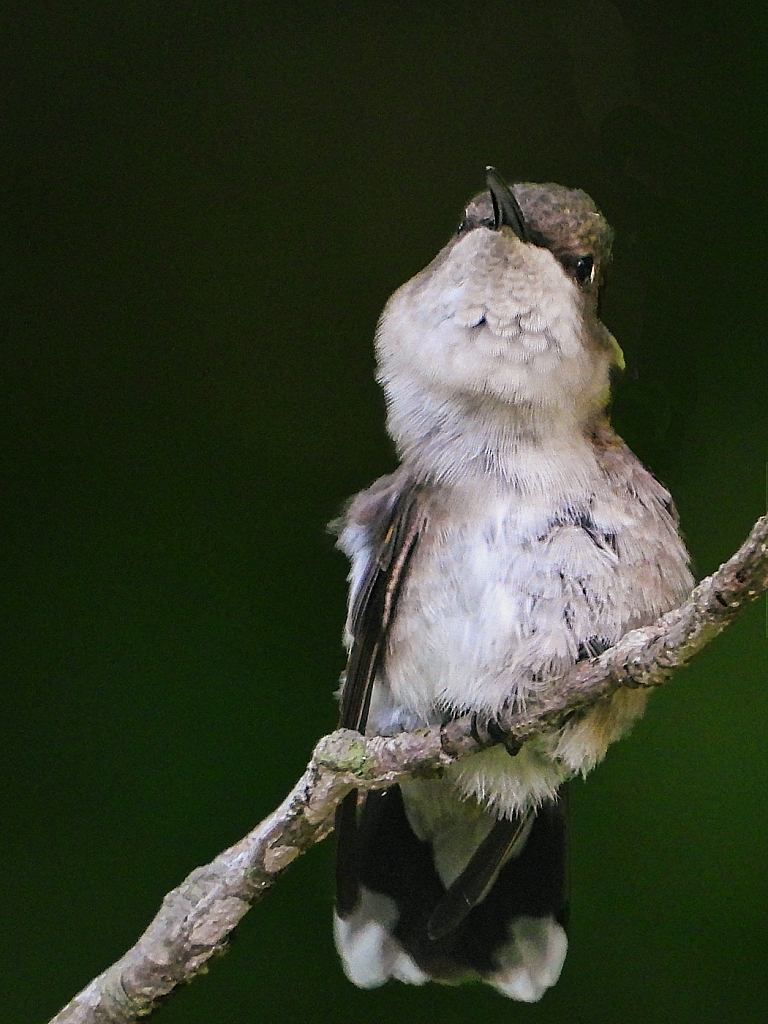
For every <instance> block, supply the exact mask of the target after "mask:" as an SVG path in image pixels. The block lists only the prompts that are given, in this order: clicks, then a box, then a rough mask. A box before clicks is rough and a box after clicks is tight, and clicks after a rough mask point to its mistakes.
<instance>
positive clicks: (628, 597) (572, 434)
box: [334, 167, 694, 1002]
mask: <svg viewBox="0 0 768 1024" xmlns="http://www.w3.org/2000/svg"><path fill="white" fill-rule="evenodd" d="M611 243H612V232H611V229H610V227H609V226H608V224H607V222H606V221H605V219H604V218H603V216H602V215H601V214H600V212H599V211H598V209H597V207H596V206H595V204H594V203H593V201H592V200H591V199H590V197H589V196H588V195H587V194H586V193H585V192H583V191H581V190H578V189H569V188H564V187H562V186H560V185H555V184H551V183H550V184H532V183H520V184H514V185H512V186H511V187H510V186H508V185H507V183H506V182H505V181H504V179H503V178H502V177H501V175H500V174H499V172H498V171H497V170H495V168H492V167H489V168H487V169H486V190H485V191H484V192H482V193H480V194H479V195H477V196H476V197H475V198H474V199H472V200H471V202H470V203H469V205H468V206H467V208H466V210H465V213H464V216H463V218H462V220H461V223H460V224H459V227H458V229H457V230H456V233H455V235H454V236H453V237H452V238H451V239H450V240H449V241H448V243H447V245H446V246H445V247H444V248H443V249H442V250H441V251H440V252H439V253H438V255H437V256H436V257H435V259H434V260H433V261H432V262H431V263H430V264H429V265H428V266H427V267H426V268H425V269H424V270H422V271H421V272H420V273H418V274H417V275H416V276H415V277H414V278H412V280H410V281H408V282H407V283H406V284H404V285H403V286H402V287H401V288H399V289H398V290H397V291H396V292H395V293H394V294H393V295H392V297H391V298H390V299H389V301H388V302H387V304H386V306H385V308H384V311H383V313H382V316H381V319H380V321H379V324H378V328H377V331H376V354H377V365H378V372H377V379H378V381H379V383H380V384H381V386H382V387H383V389H384V394H385V397H386V404H387V430H388V432H389V434H390V436H391V438H392V439H393V441H394V443H395V447H396V449H397V453H398V456H399V459H400V465H399V467H398V469H397V470H396V471H395V472H394V473H392V474H390V475H388V476H385V477H382V478H381V479H379V480H377V481H376V482H375V483H374V484H373V485H372V486H371V487H369V488H368V489H367V490H364V491H362V492H361V493H360V494H358V495H357V496H356V497H354V498H353V499H351V501H350V502H349V504H348V506H347V508H346V511H345V513H344V515H343V517H342V518H341V519H340V520H339V521H338V523H337V524H336V529H337V534H338V546H339V547H340V548H341V550H342V551H343V552H344V553H345V554H346V555H347V556H348V557H349V559H350V563H351V568H350V574H349V584H350V588H349V605H348V616H347V621H346V627H345V643H346V646H347V649H348V662H347V667H346V671H345V673H344V675H343V677H342V679H343V682H342V688H341V696H340V702H341V711H340V725H341V726H342V727H344V728H350V729H356V730H358V731H359V732H361V733H363V734H365V735H368V736H370V735H384V736H392V735H395V734H397V733H398V732H400V731H409V730H414V729H418V728H422V727H425V726H432V725H438V724H441V723H446V722H449V721H451V720H452V719H454V718H456V717H459V716H463V715H472V716H473V721H474V722H475V726H476V728H477V730H478V733H479V734H480V735H484V736H486V737H491V738H496V737H495V734H496V733H498V731H499V727H498V725H497V720H498V718H499V716H500V715H501V714H502V713H503V712H505V711H507V710H509V709H524V708H525V707H526V706H527V705H529V704H530V703H531V702H535V701H536V700H537V699H538V698H540V697H542V696H543V695H547V694H551V693H552V692H554V691H556V690H557V687H558V685H559V683H560V680H561V679H562V678H563V677H564V676H565V675H566V674H567V672H568V671H569V669H571V668H572V667H573V666H574V665H575V664H576V663H577V662H579V661H582V660H584V659H588V658H592V657H595V656H597V655H598V654H600V653H601V652H602V651H604V650H606V649H607V648H608V647H611V646H612V645H613V644H615V643H616V642H617V641H618V640H619V639H620V638H621V636H622V635H623V634H624V633H626V632H627V631H628V630H630V629H634V628H637V627H639V626H643V625H646V624H648V623H650V622H653V621H654V620H655V619H656V618H657V617H658V616H659V615H661V614H663V613H664V612H666V611H668V610H670V609H671V608H673V607H675V606H676V605H677V604H679V603H680V602H681V601H682V600H683V599H684V598H685V597H686V596H687V595H688V594H689V593H690V591H691V589H692V587H693V582H694V581H693V577H692V575H691V572H690V567H689V556H688V553H687V551H686V548H685V545H684V543H683V540H682V539H681V536H680V533H679V528H678V516H677V513H676V510H675V507H674V504H673V502H672V499H671V496H670V494H669V492H668V491H667V489H666V488H665V487H664V486H663V485H662V484H661V483H660V482H659V481H658V480H657V479H656V478H655V477H654V476H653V474H652V473H651V472H650V471H649V470H648V469H647V468H646V467H645V466H644V465H643V464H642V463H641V462H640V460H639V459H638V458H637V457H636V456H635V455H634V454H633V453H632V452H631V451H630V449H629V448H628V447H627V445H626V444H625V443H624V442H623V441H622V440H621V438H620V437H619V436H618V435H617V434H616V433H615V431H614V430H613V428H612V427H611V424H610V419H609V411H608V410H609V402H610V393H611V381H612V378H613V376H614V374H615V373H616V372H618V371H620V370H621V369H622V368H623V356H622V352H621V349H620V347H619V345H618V343H617V342H616V340H615V339H614V338H613V336H612V335H611V333H610V331H609V330H608V329H607V328H606V327H605V326H604V324H603V323H602V322H601V320H600V313H599V299H600V291H601V287H602V285H603V284H604V281H605V274H606V268H607V265H608V262H609V260H610V252H611ZM646 697H647V694H646V692H645V691H643V690H639V689H636V690H635V689H621V690H618V691H617V692H616V693H615V694H613V695H612V696H611V697H609V698H608V699H606V700H603V701H601V702H599V703H598V704H594V705H592V706H591V707H588V708H586V709H584V710H583V711H580V712H579V713H578V714H575V715H572V716H570V717H569V718H568V719H567V720H566V721H565V722H563V723H562V724H561V726H560V727H559V728H558V729H557V730H556V731H554V732H546V733H542V734H541V735H538V736H535V737H533V738H531V739H529V740H527V741H526V742H524V743H523V744H522V745H521V746H519V748H517V749H514V748H511V747H510V748H508V747H507V746H505V745H504V744H503V743H497V744H496V745H494V746H490V747H487V748H486V749H483V750H481V751H479V752H478V753H475V754H473V755H471V756H469V757H467V758H465V759H462V760H460V761H458V762H456V763H455V764H453V765H451V766H450V767H449V768H448V769H447V770H446V771H445V772H444V774H443V775H442V776H441V777H440V778H437V779H419V778H415V779H412V780H410V781H407V782H403V783H400V784H399V785H396V786H392V787H390V788H389V789H386V790H382V791H375V792H370V793H368V794H367V795H361V794H358V793H356V792H353V793H351V794H350V795H349V796H348V797H347V798H346V799H345V800H344V802H343V803H342V804H341V805H340V807H339V809H338V812H337V818H336V837H337V847H336V849H337V853H336V910H335V917H334V932H335V939H336V945H337V948H338V950H339V953H340V955H341V960H342V964H343V967H344V971H345V972H346V974H347V976H348V977H349V978H350V980H351V981H352V982H354V983H355V984H356V985H358V986H360V987H362V988H372V987H375V986H378V985H381V984H383V983H384V982H386V981H387V980H389V979H390V978H394V979H398V980H400V981H402V982H406V983H410V984H416V985H420V984H423V983H424V982H427V981H430V980H432V981H437V982H443V983H448V984H457V983H460V982H463V981H478V980H479V981H482V982H485V983H487V984H489V985H491V986H493V988H494V989H496V990H497V991H498V992H500V993H501V994H503V995H504V996H507V997H509V998H512V999H517V1000H522V1001H524V1002H534V1001H536V1000H538V999H540V998H541V996H542V995H543V994H544V992H545V991H546V990H547V989H548V988H549V987H550V986H552V985H554V984H555V983H556V981H557V980H558V977H559V976H560V973H561V970H562V968H563V964H564V961H565V957H566V951H567V946H568V942H567V937H566V926H567V916H568V891H567V878H566V875H567V840H568V830H567V797H566V784H567V782H568V780H569V779H570V778H572V777H574V776H578V775H585V774H586V773H587V772H588V771H589V770H590V769H591V768H593V767H594V766H595V765H596V764H597V763H598V762H599V761H600V760H601V759H602V758H603V756H604V755H605V753H606V750H607V748H608V746H609V745H610V744H611V743H612V742H613V741H614V740H617V739H618V738H619V737H620V736H622V735H623V734H624V733H625V732H626V731H627V730H628V728H629V727H630V725H631V724H632V722H633V721H634V719H636V718H637V716H638V715H640V714H641V713H642V712H643V710H644V707H645V703H646Z"/></svg>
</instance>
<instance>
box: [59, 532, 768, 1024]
mask: <svg viewBox="0 0 768 1024" xmlns="http://www.w3.org/2000/svg"><path fill="white" fill-rule="evenodd" d="M766 589H768V516H764V517H763V518H762V519H760V520H758V522H757V523H756V524H755V526H754V528H753V529H752V532H751V533H750V535H749V537H748V539H747V540H746V542H745V543H744V544H743V545H742V547H741V548H740V549H739V551H738V552H737V553H736V554H735V555H734V556H733V558H731V559H729V561H727V562H726V563H725V564H724V565H722V566H721V567H720V568H719V569H718V570H717V572H716V573H714V574H713V575H712V576H709V577H707V579H705V580H703V581H702V582H701V583H700V584H699V585H698V586H697V587H696V588H695V589H694V591H693V592H692V594H691V596H690V597H689V598H688V600H687V601H685V602H684V604H682V605H681V606H680V607H679V608H677V609H675V610H674V611H671V612H668V613H667V614H666V615H664V616H662V617H661V618H660V619H659V620H658V621H657V622H655V623H654V624H653V625H651V626H646V627H644V628H642V629H636V630H633V631H632V632H630V633H627V634H626V635H625V636H624V637H622V639H621V640H620V641H619V643H617V644H616V645H615V646H614V647H612V648H611V649H610V650H608V651H605V652H604V653H603V654H602V655H600V657H598V658H594V659H593V660H591V661H586V662H582V663H580V664H578V665H577V666H576V667H575V668H574V669H573V670H572V671H571V672H569V673H568V675H567V676H565V678H564V679H563V680H562V681H561V682H560V683H559V684H558V686H557V688H556V690H555V692H554V693H552V694H551V695H548V696H547V695H545V696H544V697H542V699H541V700H539V701H537V702H536V704H533V703H531V704H529V706H528V707H527V708H526V709H525V710H524V711H517V712H511V711H510V712H509V713H508V714H506V715H505V716H503V718H502V720H501V721H500V723H499V724H500V725H501V726H502V728H503V730H504V731H505V733H506V734H507V736H508V739H509V742H511V743H518V744H520V743H524V742H525V740H527V739H530V738H531V737H532V736H534V735H537V734H540V733H542V732H547V731H550V730H554V729H557V728H558V727H559V725H560V724H561V723H562V721H563V719H564V718H565V717H566V716H567V715H570V714H572V713H573V712H576V711H579V710H580V709H583V708H585V707H587V706H588V705H590V704H593V703H594V702H595V701H598V700H601V699H602V698H604V697H606V696H608V695H610V694H611V693H613V692H614V691H616V690H617V689H619V688H620V687H622V686H632V687H638V686H642V687H650V686H659V685H661V684H662V683H664V682H666V681H667V679H668V678H669V677H670V675H671V674H672V673H673V671H674V670H675V669H677V668H679V667H681V666H682V665H684V664H685V663H686V662H687V661H689V660H690V659H691V658H692V657H693V655H694V654H696V653H697V652H698V651H700V650H701V649H702V648H703V647H704V646H705V645H706V644H708V643H709V641H710V640H712V639H713V637H715V636H716V635H717V634H718V633H719V632H721V631H722V630H723V629H724V628H725V627H726V626H727V625H728V624H729V623H730V622H732V621H733V620H734V619H735V618H736V617H737V615H738V614H739V613H740V612H741V611H742V609H743V608H744V607H745V605H747V604H748V603H749V602H750V601H752V600H754V599H755V598H756V597H758V596H759V595H760V594H762V593H763V592H764V591H765V590H766ZM484 745H489V744H483V743H481V742H480V741H479V740H478V739H477V738H476V737H475V736H473V732H472V723H471V720H470V718H469V716H467V717H465V718H461V719H457V720H456V721H453V722H451V723H449V724H447V725H445V726H443V727H442V728H441V727H439V726H434V727H432V728H429V729H422V730H419V731H418V732H414V733H402V734H400V735H398V736H394V737H391V738H384V737H380V736H374V737H370V738H365V737H363V736H361V735H359V734H358V733H356V732H352V731H350V730H338V731H337V732H334V733H331V734H330V735H329V736H325V737H323V739H321V740H320V742H319V743H318V744H317V746H316V747H315V751H314V753H313V755H312V760H311V761H310V763H309V765H308V766H307V769H306V771H305V772H304V774H303V775H302V777H301V778H300V779H299V781H298V782H297V783H296V785H295V786H294V787H293V790H292V791H291V793H290V794H289V795H288V796H287V797H286V799H285V800H284V801H283V803H282V804H281V805H280V807H278V808H277V810H276V811H274V812H273V813H272V814H271V815H269V817H268V818H266V819H265V820H264V821H263V822H261V824H260V825H258V826H257V827H256V828H255V829H254V830H253V831H252V832H250V833H249V834H248V835H247V836H245V838H244V839H241V840H240V842H239V843H236V844H235V845H234V846H232V847H230V848H229V849H228V850H225V851H224V852H223V853H221V854H219V856H218V857H216V858H215V860H213V861H212V862H211V863H210V864H208V865H206V866H204V867H200V868H196V869H195V870H194V871H193V872H192V873H191V874H190V875H189V876H188V877H187V878H186V879H185V880H184V881H183V882H182V884H181V885H180V886H179V887H178V888H177V889H174V890H173V891H172V892H170V893H168V895H167V896H166V897H165V899H164V900H163V904H162V906H161V908H160V911H159V912H158V914H157V916H156V917H155V919H154V920H153V921H152V923H151V924H150V926H149V928H148V929H147V930H146V931H145V932H144V934H143V935H142V936H141V938H140V939H139V941H138V942H137V943H136V945H135V946H133V948H132V949H130V950H129V951H128V952H127V953H126V954H125V956H123V957H122V958H121V959H120V960H118V961H117V962H116V963H115V964H113V965H112V966H111V967H110V968H108V969H107V970H106V971H105V972H104V973H103V974H100V975H99V976H98V977H97V978H95V979H94V980H93V981H92V982H91V983H90V984H89V985H88V986H86V988H84V989H83V990H82V992H80V993H79V994H78V995H77V996H75V998H74V999H73V1000H72V1001H71V1002H70V1003H69V1004H68V1005H67V1006H66V1007H64V1009H63V1010H61V1012H60V1013H58V1014H57V1015H56V1016H55V1017H54V1018H53V1019H52V1021H51V1022H50V1024H130V1022H132V1021H136V1020H138V1019H139V1018H140V1017H142V1016H145V1015H147V1014H149V1013H151V1012H152V1010H154V1009H156V1008H157V1006H158V1005H159V1003H160V1001H161V1000H163V999H164V998H165V997H167V996H168V995H169V994H170V993H171V992H172V991H173V990H174V989H175V988H176V987H177V986H179V985H181V984H183V983H186V982H188V981H191V980H192V978H193V977H194V976H195V975H196V974H198V973H199V972H200V971H202V970H204V969H205V964H206V963H207V961H208V960H210V959H211V957H213V956H214V955H216V954H217V953H219V952H221V951H222V950H223V949H224V948H225V946H226V942H227V938H228V936H229V933H230V932H231V931H232V930H233V929H234V927H235V926H236V925H237V923H238V922H239V920H240V918H241V917H242V916H243V915H244V914H245V913H246V911H247V910H248V909H249V907H250V906H251V905H252V904H253V903H255V902H256V901H257V900H259V899H261V897H262V896H263V895H264V894H265V893H266V892H267V891H268V890H269V889H270V888H271V887H272V886H273V885H274V884H275V882H276V880H277V878H278V876H279V875H280V874H281V873H282V871H284V869H285V868H286V867H287V866H288V865H289V864H290V863H291V861H293V860H294V859H295V858H296V857H297V856H299V854H301V853H303V852H305V851H306V850H308V849H309V848H310V847H311V846H313V845H314V844H315V843H317V842H319V841H320V840H321V839H324V838H325V836H327V835H328V833H329V832H330V831H331V830H332V828H333V813H334V810H335V808H336V805H337V804H338V803H339V801H340V800H341V799H342V798H343V797H344V796H345V795H346V794H347V793H348V792H349V791H350V789H374V788H383V787H385V786H389V785H392V783H395V782H398V781H401V780H403V779H406V778H409V777H412V776H413V775H415V774H418V775H419V776H421V777H428V776H430V775H434V776H436V775H439V774H440V773H441V772H442V771H443V770H444V768H445V767H446V766H447V765H448V764H450V763H452V762H453V761H455V760H456V759H457V758H460V757H464V756H466V755H467V754H470V753H473V752H475V751H477V750H479V749H481V747H482V746H484Z"/></svg>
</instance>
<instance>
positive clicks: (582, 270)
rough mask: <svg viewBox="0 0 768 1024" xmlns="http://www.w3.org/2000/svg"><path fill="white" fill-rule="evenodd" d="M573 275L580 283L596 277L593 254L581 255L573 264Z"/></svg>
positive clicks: (585, 282)
mask: <svg viewBox="0 0 768 1024" xmlns="http://www.w3.org/2000/svg"><path fill="white" fill-rule="evenodd" d="M573 276H574V277H575V278H576V280H577V281H578V283H579V284H587V283H588V282H590V281H593V280H594V278H595V261H594V259H593V258H592V257H591V256H580V257H579V258H578V259H577V260H576V262H575V263H574V265H573Z"/></svg>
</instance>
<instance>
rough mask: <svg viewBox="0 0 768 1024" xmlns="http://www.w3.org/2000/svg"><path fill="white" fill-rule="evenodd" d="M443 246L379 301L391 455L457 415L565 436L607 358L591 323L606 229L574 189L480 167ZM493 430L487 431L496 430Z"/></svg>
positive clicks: (594, 391) (449, 427)
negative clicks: (479, 183)
mask: <svg viewBox="0 0 768 1024" xmlns="http://www.w3.org/2000/svg"><path fill="white" fill-rule="evenodd" d="M486 182H487V186H488V187H487V190H486V191H485V192H482V193H481V194H480V195H478V196H476V197H475V198H474V199H473V200H472V201H471V202H470V203H469V205H468V206H467V208H466V211H465V213H464V217H463V219H462V221H461V223H460V225H459V227H458V229H457V231H456V234H455V235H454V237H453V238H452V239H451V240H450V241H449V242H448V244H447V245H446V246H445V247H444V248H443V249H442V250H441V252H440V253H438V255H437V256H436V257H435V259H434V260H433V261H432V262H431V263H430V264H429V265H428V266H427V267H426V268H425V269H424V270H422V271H421V272H420V273H419V274H417V275H416V276H415V277H414V278H412V279H411V280H410V281H408V282H407V283H406V284H404V285H403V286H402V287H401V288H399V289H398V290H397V291H396V292H395V293H394V295H393V296H392V297H391V298H390V300H389V302H388V303H387V305H386V307H385V309H384V312H383V314H382V317H381V320H380V322H379V328H378V331H377V340H376V347H377V354H378V361H379V372H378V379H379V381H380V383H381V384H382V385H383V387H384V391H385V394H386V397H387V404H388V411H389V415H388V426H389V430H390V433H391V434H392V436H393V438H394V439H395V441H396V443H397V445H398V448H399V449H400V451H401V453H402V454H406V453H407V452H408V451H413V450H418V449H419V446H420V445H423V444H424V443H425V439H429V438H432V437H435V436H436V435H439V434H442V435H444V436H447V435H449V434H453V435H457V436H458V435H459V434H460V433H461V431H462V429H463V424H464V423H465V422H466V418H467V417H468V416H469V417H470V418H471V419H475V420H476V418H477V417H478V416H479V417H480V418H481V419H482V420H485V421H486V422H488V423H489V424H491V423H492V422H496V423H497V425H498V426H499V428H501V427H502V426H503V428H504V430H505V431H506V434H507V436H509V437H513V436H521V435H522V434H525V433H526V432H529V433H531V434H537V435H539V436H543V435H547V434H551V433H553V431H554V432H557V431H558V430H562V429H565V430H571V431H573V430H574V429H579V427H583V426H585V425H586V424H588V423H589V421H590V420H592V419H594V416H595V414H596V413H598V412H602V410H604V409H605V407H606V405H607V403H608V399H609V382H610V371H611V368H612V367H614V366H622V365H623V358H622V355H621V350H620V348H619V346H618V345H617V343H616V341H615V340H614V339H613V337H612V336H611V334H610V333H609V331H608V330H607V329H606V328H605V326H604V325H603V324H602V323H601V321H600V319H599V315H598V297H599V290H600V286H601V284H602V283H603V280H604V274H605V267H606V264H607V263H608V261H609V259H610V247H611V239H612V232H611V229H610V228H609V226H608V224H607V223H606V221H605V220H604V218H603V217H602V215H601V214H600V213H599V211H598V210H597V208H596V207H595V205H594V203H593V202H592V200H591V199H590V198H589V196H588V195H586V193H584V192H582V191H580V190H577V189H567V188H563V187H562V186H560V185H554V184H545V185H536V184H528V183H525V184H518V185H513V186H512V187H511V188H510V187H509V186H508V185H507V184H506V183H505V182H504V180H503V179H502V178H501V176H500V175H499V173H498V171H496V170H495V169H494V168H491V167H489V168H487V170H486ZM496 432H497V434H498V432H499V431H498V430H497V431H496Z"/></svg>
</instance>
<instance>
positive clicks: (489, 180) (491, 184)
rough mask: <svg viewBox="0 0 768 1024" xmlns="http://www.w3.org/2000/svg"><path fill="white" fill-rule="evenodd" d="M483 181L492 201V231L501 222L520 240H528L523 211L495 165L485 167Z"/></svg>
mask: <svg viewBox="0 0 768 1024" xmlns="http://www.w3.org/2000/svg"><path fill="white" fill-rule="evenodd" d="M485 181H486V184H487V185H488V191H489V192H490V193H491V202H492V203H493V219H494V225H493V228H494V231H498V230H499V228H500V227H501V226H502V224H506V225H507V227H510V228H512V230H513V231H514V233H515V234H516V235H517V237H518V238H519V239H520V241H521V242H527V241H529V238H528V230H527V228H526V226H525V218H524V217H523V211H522V210H521V209H520V206H519V204H518V202H517V200H516V199H515V197H514V195H513V194H512V190H511V189H510V187H509V185H508V184H507V183H506V181H504V179H503V178H502V176H501V175H500V174H499V172H498V171H497V170H496V168H495V167H486V168H485Z"/></svg>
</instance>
